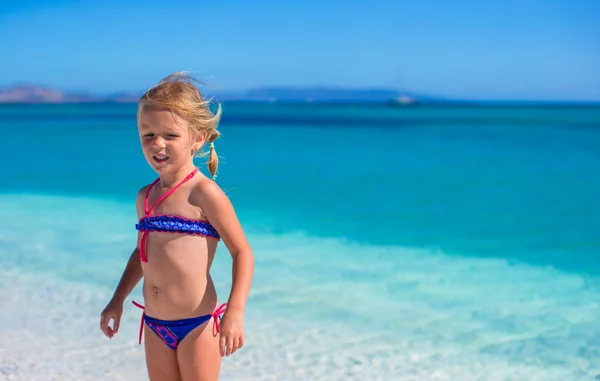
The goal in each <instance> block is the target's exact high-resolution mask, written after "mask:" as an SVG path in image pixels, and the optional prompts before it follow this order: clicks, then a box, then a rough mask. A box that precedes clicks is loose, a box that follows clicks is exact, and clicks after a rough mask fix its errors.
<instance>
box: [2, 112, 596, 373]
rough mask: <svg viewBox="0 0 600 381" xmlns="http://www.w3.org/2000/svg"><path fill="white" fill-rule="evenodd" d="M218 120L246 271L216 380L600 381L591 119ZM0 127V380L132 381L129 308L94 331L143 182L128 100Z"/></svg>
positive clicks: (225, 260) (137, 360) (223, 267)
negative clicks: (112, 329) (250, 259)
mask: <svg viewBox="0 0 600 381" xmlns="http://www.w3.org/2000/svg"><path fill="white" fill-rule="evenodd" d="M223 111H224V118H223V121H222V124H221V127H220V129H221V132H222V138H221V139H220V140H218V141H217V142H216V148H217V152H218V154H219V155H220V156H221V157H222V158H221V163H220V172H219V177H218V179H217V180H218V183H219V184H220V185H221V187H223V188H224V189H225V190H226V191H227V192H228V194H229V196H230V198H231V200H232V202H233V203H234V205H235V207H236V209H237V210H238V214H239V216H240V219H241V221H242V224H243V225H244V227H245V229H246V230H247V232H248V235H249V239H250V242H251V244H252V246H253V249H254V253H255V258H256V272H255V281H254V286H253V289H252V293H251V297H250V300H249V303H248V311H247V322H246V336H247V346H246V347H245V348H244V349H243V351H241V352H239V353H238V354H236V355H235V356H232V357H231V358H226V359H225V360H224V364H223V371H222V379H223V380H242V379H243V380H327V381H334V380H464V381H470V380H524V381H533V380H543V381H551V380H557V381H569V380H596V379H600V290H599V288H598V285H599V282H598V280H599V276H600V254H599V250H600V234H598V232H599V231H600V202H599V201H600V200H599V196H598V195H599V194H600V176H598V173H600V107H599V108H593V107H571V108H550V107H517V106H503V107H417V108H407V109H404V108H389V107H388V108H386V107H379V106H319V105H277V104H265V105H257V104H251V105H242V104H225V105H224V110H223ZM0 131H2V134H3V138H4V142H5V144H4V145H3V150H2V153H3V154H4V157H5V162H4V165H3V166H2V168H1V169H0V175H1V177H0V178H1V179H2V187H1V188H0V191H1V192H2V195H1V197H0V216H1V217H2V218H1V219H0V318H1V319H2V321H3V323H4V324H5V328H7V330H5V338H4V340H2V341H1V342H0V379H8V380H28V381H30V380H38V379H39V380H48V379H60V380H88V379H89V380H99V379H110V380H144V379H146V373H145V364H144V359H143V352H142V347H140V346H138V345H137V329H138V324H139V318H140V315H139V310H137V309H136V308H134V307H133V306H131V305H130V304H126V305H125V312H124V321H123V323H122V325H121V332H120V333H119V335H118V336H117V337H116V338H114V339H113V340H107V339H105V338H104V337H103V336H102V333H101V332H100V330H99V328H98V324H99V313H100V311H101V310H102V308H103V307H104V305H105V303H106V301H107V300H108V298H109V297H110V295H111V293H112V290H113V289H114V286H115V285H116V283H117V281H118V279H119V277H120V275H121V272H122V270H123V268H124V266H125V262H126V260H127V258H128V256H129V254H130V252H131V250H132V248H133V245H134V244H135V230H134V227H133V226H134V224H135V222H136V216H135V210H134V197H135V193H136V191H137V190H138V189H139V188H140V187H141V186H142V185H144V184H147V183H149V182H151V181H152V180H154V178H155V175H154V173H153V172H152V170H151V169H150V168H149V167H148V165H147V164H146V163H145V161H144V158H143V156H142V154H141V150H140V148H139V141H138V137H137V131H136V125H135V105H44V106H41V105H37V106H27V105H3V106H0ZM198 165H199V167H200V168H201V169H202V170H205V166H204V163H203V162H202V160H199V161H198ZM230 266H231V260H230V259H229V256H228V254H227V252H226V250H225V248H224V247H221V248H220V249H219V254H218V256H217V260H216V262H215V265H214V268H213V277H214V279H215V281H216V282H217V287H218V292H219V295H220V297H221V298H226V297H227V295H228V292H229V286H230V284H231V279H230V274H231V272H230V271H231V270H230ZM133 296H135V297H138V298H139V290H136V291H135V292H134V295H133ZM127 303H129V301H128V302H127ZM6 325H8V326H7V327H6ZM3 377H4V378H3Z"/></svg>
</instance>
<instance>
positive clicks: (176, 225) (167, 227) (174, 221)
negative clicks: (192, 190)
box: [135, 214, 221, 239]
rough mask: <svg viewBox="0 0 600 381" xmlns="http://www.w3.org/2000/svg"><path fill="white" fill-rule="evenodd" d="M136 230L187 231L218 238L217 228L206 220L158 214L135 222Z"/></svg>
mask: <svg viewBox="0 0 600 381" xmlns="http://www.w3.org/2000/svg"><path fill="white" fill-rule="evenodd" d="M135 228H136V230H138V231H147V232H172V233H188V234H196V235H201V236H205V237H214V238H216V239H220V238H221V237H220V236H219V233H218V232H217V230H216V229H215V228H214V227H213V226H212V225H211V224H210V222H208V221H202V220H190V219H188V218H184V217H180V216H173V215H166V214H160V215H157V216H150V217H144V218H142V219H140V221H139V222H138V223H137V224H135Z"/></svg>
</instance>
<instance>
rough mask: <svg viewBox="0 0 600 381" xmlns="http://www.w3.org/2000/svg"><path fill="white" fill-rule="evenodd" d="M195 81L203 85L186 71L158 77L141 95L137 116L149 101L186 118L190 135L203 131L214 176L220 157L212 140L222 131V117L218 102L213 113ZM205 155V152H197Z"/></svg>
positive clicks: (209, 163) (209, 168) (209, 103)
mask: <svg viewBox="0 0 600 381" xmlns="http://www.w3.org/2000/svg"><path fill="white" fill-rule="evenodd" d="M195 83H198V84H199V85H203V84H202V83H201V82H199V81H197V80H196V79H194V78H193V77H192V76H190V75H189V74H187V73H186V72H176V73H173V74H170V75H168V76H167V77H165V78H163V79H161V80H160V81H159V82H158V83H157V84H156V85H154V86H153V87H151V88H150V89H149V90H148V91H146V92H145V93H144V95H142V97H141V98H140V101H139V104H138V120H139V112H140V111H141V108H142V107H143V105H144V104H146V103H152V104H153V105H158V106H162V107H165V108H167V109H169V110H171V111H172V112H175V113H176V114H177V115H179V116H180V117H182V118H183V119H185V120H186V121H187V122H188V123H189V126H190V129H191V132H192V133H193V135H195V136H198V134H206V141H207V142H209V143H210V144H209V147H210V148H209V152H208V162H207V165H208V170H209V171H210V174H211V175H212V178H213V180H214V179H215V178H216V177H217V169H218V167H219V157H218V156H217V151H216V150H215V147H214V144H213V142H214V141H215V140H216V139H217V138H218V137H219V136H220V135H221V133H220V132H219V131H217V126H218V124H219V120H220V119H221V105H218V107H217V110H216V112H214V113H213V111H211V109H210V105H211V101H210V100H205V99H204V97H203V96H202V94H201V93H200V90H199V89H198V86H196V85H195ZM200 148H202V147H198V149H197V150H196V152H197V151H198V150H200ZM206 155H207V153H206V152H205V153H203V154H201V155H200V156H201V157H204V156H206Z"/></svg>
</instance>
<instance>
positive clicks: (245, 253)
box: [197, 179, 254, 355]
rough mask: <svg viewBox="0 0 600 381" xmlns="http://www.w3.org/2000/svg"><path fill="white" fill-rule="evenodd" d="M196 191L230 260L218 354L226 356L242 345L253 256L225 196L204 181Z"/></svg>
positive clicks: (211, 182) (201, 205)
mask: <svg viewBox="0 0 600 381" xmlns="http://www.w3.org/2000/svg"><path fill="white" fill-rule="evenodd" d="M198 189H199V190H200V192H198V196H199V197H198V203H197V204H198V205H199V206H200V207H201V208H202V211H203V212H204V214H205V216H206V218H207V219H208V221H209V222H210V224H211V225H212V226H213V227H214V228H215V229H216V230H217V231H218V232H219V235H220V236H221V239H222V240H223V243H224V244H225V246H227V249H228V250H229V253H230V254H231V257H232V258H233V268H232V284H231V293H230V295H229V300H228V302H227V310H226V312H225V315H224V316H223V320H222V323H221V331H222V332H221V333H222V334H221V343H222V344H221V354H222V355H229V354H231V353H233V352H235V351H236V350H237V349H239V348H241V347H242V345H243V343H244V338H243V314H244V310H245V309H246V301H247V299H248V294H249V293H250V286H251V284H252V277H253V274H254V256H253V254H252V249H251V248H250V245H249V243H248V241H247V239H246V236H245V234H244V231H243V229H242V226H241V224H240V222H239V220H238V217H237V215H236V213H235V210H234V208H233V205H232V204H231V201H230V200H229V198H228V197H227V195H225V193H224V192H223V191H222V190H221V189H220V188H219V187H218V186H217V185H216V184H215V183H214V182H213V181H212V180H208V179H207V180H206V181H200V183H199V186H198ZM225 345H226V346H227V349H226V351H225V348H224V346H225Z"/></svg>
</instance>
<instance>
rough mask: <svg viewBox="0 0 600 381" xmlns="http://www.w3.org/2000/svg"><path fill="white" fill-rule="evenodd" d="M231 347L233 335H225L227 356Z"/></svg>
mask: <svg viewBox="0 0 600 381" xmlns="http://www.w3.org/2000/svg"><path fill="white" fill-rule="evenodd" d="M232 348H233V337H232V336H229V337H227V356H229V355H230V354H231V349H232Z"/></svg>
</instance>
